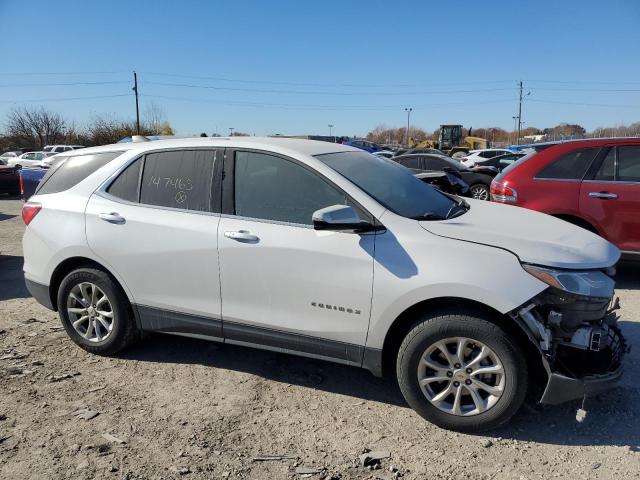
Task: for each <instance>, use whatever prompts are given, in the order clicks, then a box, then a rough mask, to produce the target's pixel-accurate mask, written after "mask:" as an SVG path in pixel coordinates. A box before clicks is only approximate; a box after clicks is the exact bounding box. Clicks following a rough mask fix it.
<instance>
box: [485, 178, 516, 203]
mask: <svg viewBox="0 0 640 480" xmlns="http://www.w3.org/2000/svg"><path fill="white" fill-rule="evenodd" d="M491 199H492V200H493V201H494V202H502V203H516V202H517V200H518V192H516V190H515V189H514V188H513V187H510V186H509V185H507V182H496V181H495V180H494V181H493V182H491Z"/></svg>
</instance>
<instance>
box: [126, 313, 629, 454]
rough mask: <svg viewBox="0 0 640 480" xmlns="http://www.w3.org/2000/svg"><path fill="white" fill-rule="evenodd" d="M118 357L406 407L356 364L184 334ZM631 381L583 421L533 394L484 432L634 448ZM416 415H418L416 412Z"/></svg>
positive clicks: (156, 338) (570, 408)
mask: <svg viewBox="0 0 640 480" xmlns="http://www.w3.org/2000/svg"><path fill="white" fill-rule="evenodd" d="M622 328H623V331H624V332H625V335H627V336H628V337H633V338H640V324H638V323H635V322H633V323H632V322H622ZM122 358H124V359H135V360H138V361H144V362H161V363H181V364H197V365H204V366H207V367H211V368H220V369H225V370H234V371H238V372H244V373H250V374H253V375H257V376H260V377H262V378H265V379H268V380H271V381H275V382H281V383H289V384H293V385H299V386H303V387H307V388H314V389H318V390H322V391H325V392H330V393H336V394H340V395H346V396H350V397H354V398H358V399H363V400H368V401H374V402H383V403H387V404H390V405H394V406H397V407H398V408H408V405H407V404H406V402H405V401H404V399H403V397H402V394H401V393H400V390H399V388H398V385H397V383H396V382H395V381H394V380H392V379H380V378H376V377H374V376H373V375H371V374H370V373H369V372H368V371H365V370H362V369H359V368H355V367H347V366H343V365H337V364H333V363H329V362H323V361H320V360H311V359H306V358H301V357H296V356H292V355H286V354H280V353H273V352H266V351H263V350H257V349H250V348H245V347H239V346H234V345H220V344H217V343H209V342H206V341H203V340H195V339H189V338H183V337H172V336H164V335H149V336H148V337H146V338H145V341H144V342H143V343H142V344H140V345H139V346H137V347H135V348H134V349H133V350H130V351H128V352H127V353H125V354H123V355H122ZM636 363H637V360H636ZM634 384H635V382H632V383H631V384H629V385H623V386H620V387H616V388H615V389H612V391H611V392H607V393H605V394H602V395H600V396H598V397H595V398H592V399H589V400H588V401H587V403H586V409H587V410H588V412H589V413H588V417H587V420H586V421H585V422H584V423H582V424H580V423H578V422H576V420H575V414H576V410H577V408H579V407H580V402H579V401H578V402H571V403H569V404H565V405H561V406H555V407H542V406H539V405H537V404H536V403H535V401H534V400H532V401H531V402H529V403H527V404H526V405H525V406H524V407H523V409H521V411H520V413H519V414H518V415H516V417H514V419H513V420H512V422H511V423H510V424H509V425H508V426H506V427H502V428H500V429H498V430H495V431H493V432H489V434H491V435H496V436H500V437H503V438H512V439H517V440H524V441H534V442H541V443H546V444H552V445H582V446H587V445H617V446H628V447H629V448H631V449H638V448H640V435H638V432H639V431H640V417H639V416H637V415H636V412H637V411H638V410H639V402H640V395H639V394H640V390H639V389H638V388H636V387H635V386H633V385H634ZM416 421H420V420H419V419H418V417H417V416H416Z"/></svg>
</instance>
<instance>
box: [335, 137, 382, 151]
mask: <svg viewBox="0 0 640 480" xmlns="http://www.w3.org/2000/svg"><path fill="white" fill-rule="evenodd" d="M342 145H347V146H349V147H356V148H359V149H360V150H364V151H365V152H370V153H374V152H378V151H380V150H382V147H380V146H379V145H377V144H375V143H373V142H370V141H369V140H363V139H359V138H346V139H344V140H343V141H342Z"/></svg>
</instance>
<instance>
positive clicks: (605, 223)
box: [491, 138, 640, 258]
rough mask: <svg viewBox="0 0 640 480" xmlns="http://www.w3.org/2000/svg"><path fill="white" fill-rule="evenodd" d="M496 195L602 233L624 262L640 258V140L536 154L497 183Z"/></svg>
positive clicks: (584, 143)
mask: <svg viewBox="0 0 640 480" xmlns="http://www.w3.org/2000/svg"><path fill="white" fill-rule="evenodd" d="M491 196H492V199H493V200H494V201H496V202H501V203H508V204H511V205H518V206H520V207H525V208H530V209H532V210H538V211H540V212H544V213H548V214H550V215H554V216H556V217H558V218H561V219H563V220H566V221H568V222H570V223H573V224H575V225H578V226H581V227H583V228H585V229H587V230H590V231H592V232H595V233H598V234H599V235H601V236H602V237H604V238H606V239H607V240H609V241H611V242H612V243H614V244H616V245H617V246H618V247H619V248H620V249H621V250H622V251H623V254H624V255H625V257H635V258H640V138H625V139H622V138H618V139H604V138H601V139H592V140H575V141H569V142H564V143H556V144H553V145H547V146H546V147H545V149H543V150H541V151H539V152H538V151H535V150H534V151H532V152H530V153H529V154H528V155H526V156H525V157H523V158H522V159H520V160H519V161H518V162H516V163H514V164H513V165H511V166H510V167H507V168H506V169H505V170H504V171H503V172H502V174H501V175H500V176H498V177H496V178H495V180H494V183H493V184H492V185H491Z"/></svg>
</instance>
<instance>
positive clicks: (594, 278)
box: [522, 263, 615, 298]
mask: <svg viewBox="0 0 640 480" xmlns="http://www.w3.org/2000/svg"><path fill="white" fill-rule="evenodd" d="M522 268H524V269H525V271H526V272H527V273H529V274H531V275H533V276H534V277H536V278H537V279H538V280H540V281H541V282H544V283H546V284H547V285H550V286H552V287H554V288H557V289H559V290H564V291H565V292H570V293H575V294H576V295H585V296H588V297H606V298H610V297H612V296H613V289H614V287H615V282H614V281H613V279H612V278H611V277H610V276H608V275H607V274H606V273H604V272H602V271H600V270H582V271H572V270H554V269H552V268H545V267H538V266H536V265H527V264H525V263H523V264H522Z"/></svg>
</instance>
